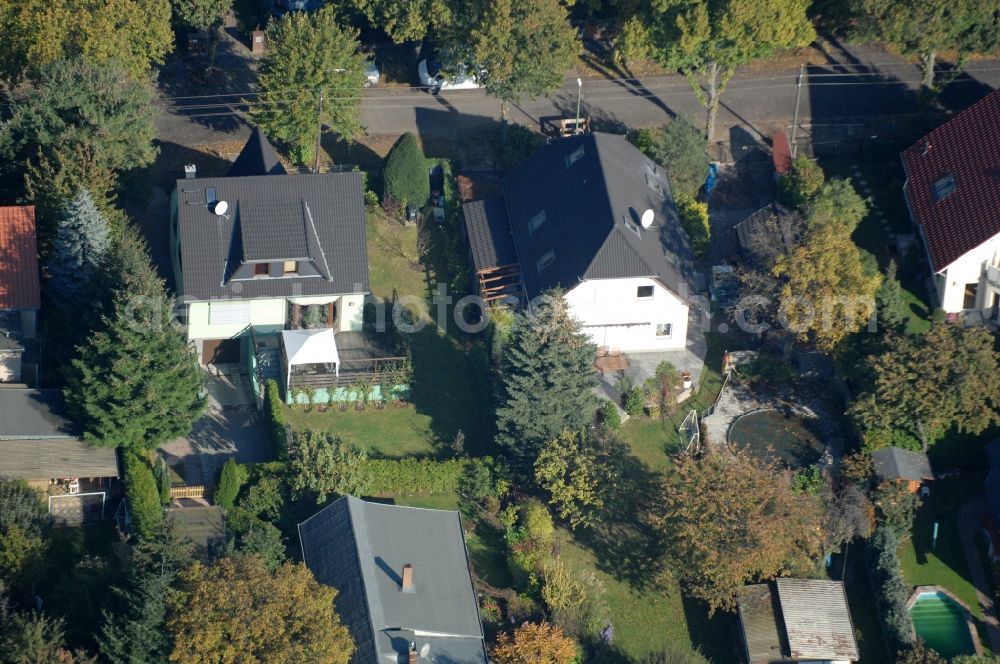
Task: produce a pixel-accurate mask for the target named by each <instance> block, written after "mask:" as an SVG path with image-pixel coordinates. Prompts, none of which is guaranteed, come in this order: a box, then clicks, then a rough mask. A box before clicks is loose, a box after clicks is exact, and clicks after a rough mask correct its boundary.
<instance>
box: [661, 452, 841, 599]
mask: <svg viewBox="0 0 1000 664" xmlns="http://www.w3.org/2000/svg"><path fill="white" fill-rule="evenodd" d="M821 518H822V514H821V509H820V505H819V501H818V499H817V498H816V497H814V496H810V495H809V494H802V495H796V494H795V492H794V491H793V490H792V483H791V477H790V474H789V473H787V472H783V471H779V470H778V469H777V468H776V467H774V466H768V465H764V464H761V463H760V462H759V461H757V460H755V459H753V458H752V457H750V456H749V455H747V454H745V453H740V454H737V455H735V456H729V455H725V456H724V455H722V454H718V453H709V454H708V455H706V456H705V457H703V458H701V459H696V458H694V457H691V456H688V455H683V456H680V457H677V458H676V459H675V460H674V467H673V472H671V473H669V474H668V475H667V476H666V478H665V479H664V481H663V489H662V492H661V494H660V499H659V501H658V502H657V503H656V504H655V507H654V508H653V514H652V515H651V517H650V523H651V525H652V526H653V527H655V528H657V529H659V530H660V531H661V532H663V533H664V535H666V537H665V538H664V539H665V540H666V543H667V544H666V546H667V549H666V556H667V563H668V567H669V569H670V570H671V571H672V573H673V574H674V575H676V576H677V577H678V578H679V579H680V580H681V582H682V584H683V586H684V588H685V589H686V591H687V592H688V593H689V594H690V595H691V596H692V597H696V598H698V599H700V600H703V601H705V602H706V603H707V604H708V606H709V611H710V612H715V611H716V610H717V609H723V610H730V609H732V608H733V607H734V606H735V594H736V590H737V589H738V588H739V587H740V586H742V585H744V584H746V583H749V582H753V581H760V580H764V579H772V578H774V577H776V576H778V575H779V574H785V573H789V574H794V573H796V572H798V573H808V572H809V571H810V570H812V569H814V568H815V565H816V561H817V560H818V559H819V557H820V553H821V551H822V544H823V533H822V530H821V527H820V526H821Z"/></svg>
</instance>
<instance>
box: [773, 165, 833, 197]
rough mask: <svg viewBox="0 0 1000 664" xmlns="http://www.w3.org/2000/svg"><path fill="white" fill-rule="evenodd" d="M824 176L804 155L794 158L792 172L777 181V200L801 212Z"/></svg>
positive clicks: (817, 190)
mask: <svg viewBox="0 0 1000 664" xmlns="http://www.w3.org/2000/svg"><path fill="white" fill-rule="evenodd" d="M825 181H826V175H824V174H823V169H822V168H820V166H819V164H817V163H816V162H814V161H811V160H810V159H809V158H808V157H806V156H805V155H801V156H799V157H796V158H795V161H794V162H792V170H791V171H790V172H789V173H786V174H785V175H783V176H781V179H780V180H778V200H779V201H781V202H782V203H783V204H784V205H787V206H788V207H791V208H795V209H796V210H801V209H803V208H805V207H806V206H808V205H809V201H811V200H812V199H813V197H814V196H815V195H816V194H817V193H818V192H819V190H820V189H821V188H822V187H823V183H824V182H825Z"/></svg>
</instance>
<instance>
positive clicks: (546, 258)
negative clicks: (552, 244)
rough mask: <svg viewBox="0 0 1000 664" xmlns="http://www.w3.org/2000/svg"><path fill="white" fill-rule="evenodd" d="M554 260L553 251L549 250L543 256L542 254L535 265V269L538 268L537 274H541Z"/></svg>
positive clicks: (554, 254) (554, 253)
mask: <svg viewBox="0 0 1000 664" xmlns="http://www.w3.org/2000/svg"><path fill="white" fill-rule="evenodd" d="M555 260H556V252H554V251H551V250H549V251H546V252H545V253H544V254H542V257H541V258H539V259H538V262H537V263H536V265H535V267H537V268H538V273H539V274H541V273H542V271H543V270H544V269H545V268H547V267H548V266H550V265H552V263H553V262H554V261H555Z"/></svg>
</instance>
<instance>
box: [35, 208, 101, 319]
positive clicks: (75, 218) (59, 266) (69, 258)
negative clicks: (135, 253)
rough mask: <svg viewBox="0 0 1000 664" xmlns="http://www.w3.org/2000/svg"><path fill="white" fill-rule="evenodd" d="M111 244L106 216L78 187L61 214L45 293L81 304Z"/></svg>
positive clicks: (61, 301)
mask: <svg viewBox="0 0 1000 664" xmlns="http://www.w3.org/2000/svg"><path fill="white" fill-rule="evenodd" d="M110 248H111V237H110V228H109V226H108V222H107V220H106V219H105V218H104V216H103V215H102V214H101V212H100V211H99V210H98V209H97V206H96V205H94V199H93V198H91V196H90V192H88V191H87V190H86V189H81V190H80V191H79V192H78V193H77V195H76V197H75V198H73V200H72V201H70V202H69V204H68V205H67V206H66V209H65V210H64V211H63V214H62V215H61V217H60V219H59V222H58V227H57V229H56V236H55V239H54V240H53V241H52V249H51V256H50V257H49V262H48V266H47V267H48V283H47V286H48V290H49V295H50V296H51V297H52V299H54V300H55V301H56V302H59V303H60V304H62V305H63V306H67V305H70V304H76V305H78V306H83V298H84V295H85V293H86V292H87V291H88V289H89V288H90V287H91V285H92V284H91V281H92V279H93V278H94V275H95V274H97V272H98V270H100V269H101V267H102V266H104V264H105V261H106V260H107V256H108V252H109V250H110Z"/></svg>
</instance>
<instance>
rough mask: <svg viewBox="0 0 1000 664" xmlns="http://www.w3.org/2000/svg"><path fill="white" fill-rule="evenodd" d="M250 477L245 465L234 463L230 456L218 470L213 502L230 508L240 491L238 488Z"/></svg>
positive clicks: (224, 507)
mask: <svg viewBox="0 0 1000 664" xmlns="http://www.w3.org/2000/svg"><path fill="white" fill-rule="evenodd" d="M249 477H250V473H249V472H248V471H247V469H246V466H242V465H240V464H238V463H236V460H235V459H233V458H232V457H230V458H229V459H227V460H226V463H224V464H223V465H222V470H221V471H219V483H218V484H217V485H216V487H215V494H214V495H215V504H216V505H218V506H219V507H222V508H223V509H227V510H228V509H231V508H232V506H233V504H234V503H235V502H236V496H238V495H239V493H240V488H242V486H243V484H244V483H245V482H246V481H247V479H248V478H249Z"/></svg>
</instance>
